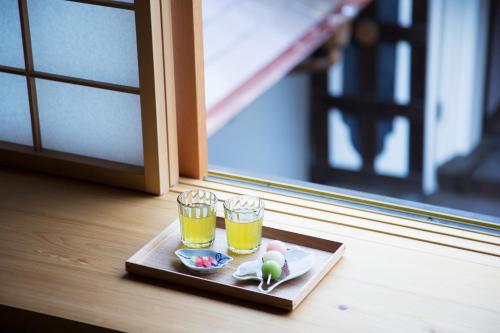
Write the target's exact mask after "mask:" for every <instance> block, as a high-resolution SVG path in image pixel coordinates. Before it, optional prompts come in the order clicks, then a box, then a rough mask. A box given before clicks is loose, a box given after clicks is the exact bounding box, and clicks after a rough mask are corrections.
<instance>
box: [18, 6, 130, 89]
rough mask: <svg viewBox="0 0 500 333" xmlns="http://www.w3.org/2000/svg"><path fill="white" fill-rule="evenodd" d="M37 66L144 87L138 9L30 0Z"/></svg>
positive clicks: (46, 69)
mask: <svg viewBox="0 0 500 333" xmlns="http://www.w3.org/2000/svg"><path fill="white" fill-rule="evenodd" d="M28 9H29V17H30V28H31V39H32V44H33V61H34V65H35V70H37V71H42V72H49V73H55V74H61V75H66V76H74V77H79V78H84V79H89V80H95V81H104V82H109V83H116V84H122V85H128V86H134V87H138V85H139V76H138V67H137V45H136V35H135V18H134V11H132V10H126V9H117V8H110V7H104V6H96V5H89V4H83V3H76V2H70V1H61V0H45V1H38V0H36V1H33V0H30V1H29V2H28Z"/></svg>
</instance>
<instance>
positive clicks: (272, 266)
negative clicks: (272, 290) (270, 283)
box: [262, 260, 281, 280]
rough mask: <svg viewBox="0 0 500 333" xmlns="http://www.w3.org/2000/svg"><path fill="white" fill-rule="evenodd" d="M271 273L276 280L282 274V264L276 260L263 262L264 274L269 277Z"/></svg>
mask: <svg viewBox="0 0 500 333" xmlns="http://www.w3.org/2000/svg"><path fill="white" fill-rule="evenodd" d="M269 275H271V279H273V280H276V279H278V278H279V277H280V275H281V266H280V264H278V263H277V262H276V261H274V260H268V261H266V262H265V263H263V264H262V276H263V277H264V278H265V279H267V278H268V276H269Z"/></svg>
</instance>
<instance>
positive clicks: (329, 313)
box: [0, 168, 500, 333]
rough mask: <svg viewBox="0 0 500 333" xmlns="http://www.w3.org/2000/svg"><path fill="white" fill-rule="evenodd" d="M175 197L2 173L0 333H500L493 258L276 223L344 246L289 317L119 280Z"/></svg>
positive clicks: (281, 217) (300, 221) (355, 231)
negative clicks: (342, 253) (16, 332)
mask: <svg viewBox="0 0 500 333" xmlns="http://www.w3.org/2000/svg"><path fill="white" fill-rule="evenodd" d="M182 186H184V187H186V186H187V185H182ZM182 186H181V187H182ZM176 196H177V193H175V192H171V193H169V194H167V195H165V196H163V197H152V196H147V195H143V194H141V193H137V192H131V191H125V190H120V189H115V188H111V187H106V186H101V185H94V184H90V183H84V182H78V181H73V180H66V179H62V178H57V177H52V176H46V175H41V174H35V173H29V172H24V171H17V170H13V169H2V168H0V258H1V259H0V304H1V305H3V306H1V307H0V313H1V316H0V327H1V328H0V331H14V329H19V328H21V329H24V330H25V331H42V330H43V329H44V328H45V330H51V331H54V330H55V329H56V328H57V329H59V330H61V331H77V332H83V331H94V330H95V329H96V328H97V327H104V328H106V329H111V330H118V331H133V332H165V331H175V332H206V331H209V332H219V331H227V332H234V331H238V332H250V331H252V332H256V331H257V332H259V331H260V332H385V333H387V332H492V333H493V332H495V333H496V332H498V331H499V328H500V258H499V257H498V256H496V255H488V254H483V253H479V252H477V251H474V250H473V249H471V250H461V249H457V248H453V247H449V246H442V245H438V244H435V243H433V242H430V241H428V242H426V241H420V240H416V239H410V238H408V237H406V238H405V237H397V236H393V235H390V234H388V233H380V232H375V231H370V230H367V229H366V228H364V229H363V228H355V227H348V226H346V225H340V224H336V223H327V222H318V221H314V220H311V219H308V218H297V217H291V216H289V215H286V214H283V213H278V212H273V213H272V214H271V213H270V214H269V215H268V216H270V217H272V219H271V220H268V219H267V218H266V222H265V223H266V224H268V225H271V226H274V227H283V228H286V229H289V230H294V231H303V232H307V233H309V234H315V235H319V236H322V237H325V238H330V239H336V240H339V241H342V242H344V243H346V246H347V252H346V255H345V257H344V258H343V259H342V260H341V261H340V263H339V264H338V265H337V266H336V267H335V268H334V269H333V270H332V271H331V272H330V273H329V274H328V275H327V276H326V277H325V278H324V280H323V281H322V282H321V283H320V284H319V286H318V287H317V288H316V289H315V290H314V291H313V292H312V293H311V295H310V296H309V297H307V298H306V300H305V301H304V303H303V304H302V305H301V306H300V307H299V308H298V309H297V310H295V311H294V312H292V313H283V312H279V311H276V310H272V309H270V308H266V307H262V306H256V305H253V304H251V303H246V302H243V301H237V300H234V299H231V298H226V297H221V296H214V295H211V294H209V293H208V292H200V291H197V290H191V289H188V288H185V287H180V286H176V285H171V284H167V283H162V282H155V281H152V280H148V279H143V278H136V277H133V276H129V275H127V274H126V273H125V267H124V262H125V260H126V259H127V258H128V257H129V256H130V255H131V254H133V253H134V252H135V251H137V250H138V249H139V248H140V247H141V246H142V245H143V244H144V243H146V242H147V241H148V240H149V239H150V238H152V237H153V236H154V235H155V234H157V233H158V232H160V230H162V229H163V228H164V227H165V226H166V225H168V224H169V223H170V222H171V221H173V220H174V219H175V218H176V215H177V211H176V203H175V198H176ZM374 223H375V222H374ZM490 240H491V241H490V244H489V245H488V246H490V248H491V252H492V253H498V252H499V250H500V246H498V243H499V242H498V239H495V238H491V239H490ZM495 243H497V244H496V245H495ZM495 251H496V252H495ZM16 308H17V309H23V310H16ZM26 310H27V311H26ZM28 311H29V312H28ZM41 314H45V315H47V316H43V315H41ZM55 317H60V318H62V319H56V318H55ZM75 322H79V323H75ZM71 323H73V324H71ZM85 324H88V325H92V326H86V325H85ZM37 325H40V326H37ZM71 325H74V326H71ZM106 331H108V330H106Z"/></svg>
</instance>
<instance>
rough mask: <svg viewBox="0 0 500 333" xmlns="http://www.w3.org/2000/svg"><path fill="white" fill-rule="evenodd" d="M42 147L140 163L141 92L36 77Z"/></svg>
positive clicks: (117, 160) (141, 159)
mask: <svg viewBox="0 0 500 333" xmlns="http://www.w3.org/2000/svg"><path fill="white" fill-rule="evenodd" d="M36 86H37V93H38V106H39V107H38V112H39V117H40V128H41V136H42V146H43V148H44V149H50V150H57V151H63V152H68V153H72V154H77V155H83V156H90V157H95V158H100V159H105V160H111V161H115V162H122V163H127V164H133V165H140V166H142V165H143V164H144V161H143V147H142V125H141V108H140V97H139V95H134V94H128V93H122V92H116V91H110V90H104V89H98V88H91V87H84V86H78V85H74V84H66V83H60V82H54V81H48V80H41V79H37V80H36Z"/></svg>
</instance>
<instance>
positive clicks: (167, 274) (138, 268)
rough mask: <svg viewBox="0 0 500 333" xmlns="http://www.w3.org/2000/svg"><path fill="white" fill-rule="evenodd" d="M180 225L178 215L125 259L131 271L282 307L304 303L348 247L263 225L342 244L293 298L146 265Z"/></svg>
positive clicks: (292, 307)
mask: <svg viewBox="0 0 500 333" xmlns="http://www.w3.org/2000/svg"><path fill="white" fill-rule="evenodd" d="M219 219H223V218H221V217H219V216H218V217H217V220H218V221H219ZM264 223H265V221H264ZM217 227H218V228H219V223H217ZM178 228H179V227H178V219H175V220H174V221H173V222H171V223H170V224H169V225H168V226H166V227H165V228H164V229H162V230H161V231H160V232H159V233H158V234H157V235H156V236H154V237H153V238H152V239H150V240H149V241H148V242H147V243H146V244H144V245H143V246H142V247H141V248H140V249H139V250H137V251H136V252H135V253H134V254H133V255H132V256H131V257H130V258H128V259H127V260H126V261H125V270H126V271H127V272H128V273H130V274H137V275H142V276H147V277H151V278H154V279H156V280H162V281H170V282H174V283H177V284H180V285H184V286H189V287H193V288H196V289H202V290H206V291H208V292H213V293H216V294H222V295H226V296H229V297H236V298H241V299H244V300H248V301H253V302H257V303H261V304H266V305H269V306H273V307H278V308H281V309H284V310H287V311H292V310H294V309H295V308H297V307H298V306H299V304H300V303H302V301H303V300H304V299H305V298H306V297H307V295H309V294H310V293H311V292H312V290H313V289H314V288H315V287H316V286H317V284H318V283H319V282H320V281H321V280H322V279H323V278H324V277H325V276H326V275H327V273H328V272H329V271H330V270H331V269H332V268H333V266H335V264H337V262H338V261H339V260H340V259H341V258H342V257H343V255H344V253H345V249H346V245H345V243H342V242H338V241H334V240H330V239H325V238H321V237H316V236H311V235H307V234H301V233H297V232H293V231H288V230H284V229H279V228H274V227H270V226H267V225H264V226H263V228H266V229H271V230H276V231H277V232H285V233H287V234H295V235H298V236H300V237H307V238H309V239H321V240H323V241H326V242H331V243H337V244H339V247H338V248H337V249H336V250H335V251H334V252H330V253H331V255H330V256H329V258H328V260H327V261H326V262H325V263H324V264H323V265H322V266H321V269H320V270H318V271H317V272H315V274H314V275H313V276H312V277H311V278H310V279H309V280H307V281H306V283H304V285H303V286H302V287H301V288H300V289H299V293H298V295H297V297H294V298H293V299H290V298H285V297H280V296H276V295H273V294H264V293H259V292H255V291H252V290H248V289H246V288H244V287H242V286H235V285H229V284H226V283H222V282H219V281H215V280H212V279H209V278H206V277H204V276H202V275H192V274H186V273H182V272H173V271H170V270H165V269H163V268H161V267H152V266H145V265H144V264H142V262H141V260H142V259H143V258H145V257H146V256H147V255H148V254H149V253H151V252H152V251H154V250H155V249H156V248H157V247H158V246H159V245H160V244H162V242H163V240H164V239H165V238H166V237H168V235H169V234H171V233H172V232H176V231H177V230H178ZM318 249H319V248H318ZM319 250H322V249H319ZM325 251H326V250H325ZM158 275H162V277H159V276H158ZM176 277H180V278H182V277H185V278H186V279H183V280H182V281H180V280H181V279H178V278H176ZM192 281H195V282H196V281H199V282H203V284H202V285H199V284H196V283H192ZM210 285H212V286H217V287H218V288H219V290H217V291H214V290H211V289H210ZM221 289H224V290H226V291H225V292H224V290H221ZM230 291H237V294H239V295H235V293H234V292H230Z"/></svg>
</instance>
